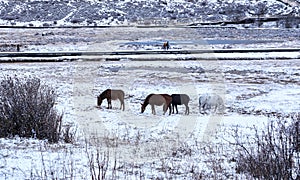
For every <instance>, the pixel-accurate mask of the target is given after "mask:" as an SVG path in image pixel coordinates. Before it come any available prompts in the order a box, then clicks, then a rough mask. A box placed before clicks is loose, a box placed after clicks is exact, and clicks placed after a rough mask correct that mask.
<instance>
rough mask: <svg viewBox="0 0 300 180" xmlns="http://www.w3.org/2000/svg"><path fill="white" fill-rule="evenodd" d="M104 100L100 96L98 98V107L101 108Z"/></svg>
mask: <svg viewBox="0 0 300 180" xmlns="http://www.w3.org/2000/svg"><path fill="white" fill-rule="evenodd" d="M101 104H102V98H101V97H100V96H98V97H97V106H101Z"/></svg>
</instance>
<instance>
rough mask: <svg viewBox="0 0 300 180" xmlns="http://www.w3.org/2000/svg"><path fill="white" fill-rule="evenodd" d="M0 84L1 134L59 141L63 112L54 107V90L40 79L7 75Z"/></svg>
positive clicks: (2, 135) (1, 135)
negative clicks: (60, 113)
mask: <svg viewBox="0 0 300 180" xmlns="http://www.w3.org/2000/svg"><path fill="white" fill-rule="evenodd" d="M0 83H1V84H0V137H12V136H16V135H18V136H20V137H32V138H38V139H48V141H49V142H57V141H58V140H59V136H60V133H61V123H62V115H59V114H58V113H57V112H56V110H55V109H54V104H55V100H56V94H55V92H54V90H53V89H52V88H51V87H49V86H46V85H42V84H41V81H40V79H38V78H19V77H17V76H15V77H5V78H4V79H3V80H2V81H1V82H0Z"/></svg>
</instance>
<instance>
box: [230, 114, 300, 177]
mask: <svg viewBox="0 0 300 180" xmlns="http://www.w3.org/2000/svg"><path fill="white" fill-rule="evenodd" d="M291 119H292V121H291V122H290V123H288V121H286V120H284V119H282V118H281V119H278V120H275V121H272V122H271V123H270V124H269V125H268V126H267V127H266V130H263V131H261V132H260V131H259V129H258V128H257V127H254V131H255V133H254V135H255V136H254V137H253V139H252V138H248V139H247V141H246V142H241V141H240V139H239V138H237V140H236V145H237V147H238V149H237V152H238V156H237V168H236V170H237V172H238V173H241V172H242V173H246V174H250V175H251V176H253V177H254V178H263V179H299V178H300V175H299V171H300V169H299V165H300V156H299V141H300V135H299V130H300V128H299V123H300V114H298V115H296V116H293V117H292V118H291ZM236 137H239V135H238V134H237V135H236Z"/></svg>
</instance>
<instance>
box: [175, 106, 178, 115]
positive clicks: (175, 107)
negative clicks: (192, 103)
mask: <svg viewBox="0 0 300 180" xmlns="http://www.w3.org/2000/svg"><path fill="white" fill-rule="evenodd" d="M175 108H176V114H178V108H177V104H176V105H175Z"/></svg>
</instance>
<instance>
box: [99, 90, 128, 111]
mask: <svg viewBox="0 0 300 180" xmlns="http://www.w3.org/2000/svg"><path fill="white" fill-rule="evenodd" d="M124 94H125V93H124V91H122V90H113V89H106V90H105V91H103V92H102V93H101V94H100V95H99V96H98V97H97V105H98V106H101V104H102V101H103V100H104V99H107V105H108V107H107V109H112V105H111V100H117V99H119V100H120V103H121V106H120V109H122V106H123V111H124V110H125V104H124Z"/></svg>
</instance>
